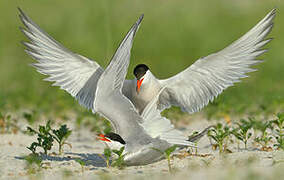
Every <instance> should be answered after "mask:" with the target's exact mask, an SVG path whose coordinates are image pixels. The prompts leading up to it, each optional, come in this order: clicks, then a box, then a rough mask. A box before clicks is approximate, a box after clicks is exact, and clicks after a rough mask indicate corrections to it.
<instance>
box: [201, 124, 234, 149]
mask: <svg viewBox="0 0 284 180" xmlns="http://www.w3.org/2000/svg"><path fill="white" fill-rule="evenodd" d="M230 134H231V131H230V128H229V127H228V126H223V125H222V124H221V123H218V124H217V125H216V126H214V127H213V128H211V129H210V130H209V131H208V134H207V135H208V137H209V138H212V139H213V140H214V141H215V142H216V143H217V145H218V148H219V153H220V154H221V153H223V152H224V151H225V150H226V148H225V145H226V144H225V141H226V140H227V138H228V137H229V136H230Z"/></svg>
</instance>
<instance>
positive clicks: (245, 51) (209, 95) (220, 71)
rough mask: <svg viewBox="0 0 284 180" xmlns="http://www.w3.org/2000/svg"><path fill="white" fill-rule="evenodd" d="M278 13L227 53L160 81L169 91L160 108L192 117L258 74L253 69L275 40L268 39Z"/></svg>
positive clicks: (268, 18) (203, 59)
mask: <svg viewBox="0 0 284 180" xmlns="http://www.w3.org/2000/svg"><path fill="white" fill-rule="evenodd" d="M275 12H276V10H275V9H273V10H272V11H271V12H270V13H269V14H268V15H266V17H265V18H264V19H262V20H261V21H260V22H259V23H258V24H257V25H256V26H254V27H253V28H252V29H251V30H250V31H249V32H247V33H246V34H245V35H244V36H242V37H241V38H240V39H238V40H237V41H235V42H234V43H232V44H231V45H229V46H228V47H226V48H225V49H223V50H221V51H219V52H217V53H214V54H211V55H209V56H207V57H204V58H201V59H199V60H197V61H196V62H195V63H194V64H192V65H191V66H190V67H188V68H187V69H185V70H184V71H182V72H181V73H179V74H177V75H175V76H173V77H171V78H169V79H166V80H160V83H161V84H162V85H163V86H166V88H165V90H164V91H163V93H162V94H161V96H160V99H159V108H160V109H164V108H167V107H169V106H171V105H174V106H180V107H181V108H182V110H183V111H187V112H189V113H193V112H196V111H199V110H200V109H201V108H203V107H204V106H205V105H207V104H208V103H209V101H213V99H214V98H215V97H216V96H218V95H219V94H220V93H221V92H222V91H223V90H224V89H226V88H227V87H229V86H232V85H233V84H234V83H235V82H239V81H240V78H244V77H247V76H246V73H248V72H252V71H254V70H255V69H252V68H250V67H251V66H252V65H255V64H257V63H260V62H261V61H259V60H256V58H257V57H258V56H260V55H261V54H263V53H264V52H266V50H264V49H261V48H262V47H263V46H264V45H266V44H267V43H268V42H269V41H270V40H271V39H267V40H264V39H265V37H266V36H267V35H268V34H269V32H270V31H271V29H272V26H273V19H274V17H275Z"/></svg>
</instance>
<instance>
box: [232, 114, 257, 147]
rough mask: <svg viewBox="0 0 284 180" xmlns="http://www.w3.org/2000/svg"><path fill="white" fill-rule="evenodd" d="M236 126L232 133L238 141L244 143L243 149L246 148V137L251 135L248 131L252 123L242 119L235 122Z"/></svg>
mask: <svg viewBox="0 0 284 180" xmlns="http://www.w3.org/2000/svg"><path fill="white" fill-rule="evenodd" d="M235 124H236V125H237V126H238V127H237V128H236V129H233V130H232V134H233V135H234V136H235V137H236V138H237V139H238V140H240V141H242V142H243V143H244V145H245V149H247V142H248V139H249V138H250V137H251V136H252V133H251V132H248V131H249V130H250V129H251V128H252V126H253V124H252V123H251V121H247V120H244V119H241V120H240V123H235Z"/></svg>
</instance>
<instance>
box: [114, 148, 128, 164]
mask: <svg viewBox="0 0 284 180" xmlns="http://www.w3.org/2000/svg"><path fill="white" fill-rule="evenodd" d="M111 151H112V152H113V153H114V154H116V155H117V158H116V159H114V160H113V161H112V163H111V166H112V167H117V168H118V169H123V168H125V167H126V164H125V162H124V156H125V154H123V151H124V146H123V147H121V148H120V149H119V150H116V149H112V150H111Z"/></svg>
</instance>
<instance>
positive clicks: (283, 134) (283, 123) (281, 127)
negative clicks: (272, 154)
mask: <svg viewBox="0 0 284 180" xmlns="http://www.w3.org/2000/svg"><path fill="white" fill-rule="evenodd" d="M272 124H274V125H276V127H275V128H274V130H275V138H276V140H277V144H274V146H275V147H277V148H278V149H282V150H284V113H278V114H277V119H276V120H273V121H272Z"/></svg>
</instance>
